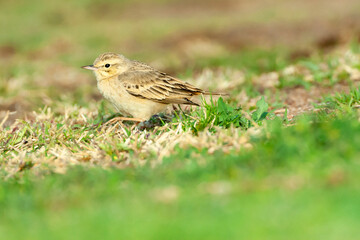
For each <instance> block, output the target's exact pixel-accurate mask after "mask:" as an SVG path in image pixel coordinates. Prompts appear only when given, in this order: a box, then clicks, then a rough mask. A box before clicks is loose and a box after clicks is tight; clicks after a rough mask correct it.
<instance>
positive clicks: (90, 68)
mask: <svg viewBox="0 0 360 240" xmlns="http://www.w3.org/2000/svg"><path fill="white" fill-rule="evenodd" d="M81 68H84V69H89V70H93V71H95V70H97V67H94V65H87V66H82V67H81Z"/></svg>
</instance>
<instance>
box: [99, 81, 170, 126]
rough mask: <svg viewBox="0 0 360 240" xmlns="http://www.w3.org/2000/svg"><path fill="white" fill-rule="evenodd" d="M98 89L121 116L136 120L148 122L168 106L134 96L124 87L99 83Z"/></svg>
mask: <svg viewBox="0 0 360 240" xmlns="http://www.w3.org/2000/svg"><path fill="white" fill-rule="evenodd" d="M98 88H99V90H100V92H101V94H102V95H103V96H104V97H105V98H106V99H107V100H109V101H110V102H111V103H112V104H113V105H114V106H115V107H116V109H117V110H118V111H119V112H120V113H121V114H123V115H130V116H132V117H134V118H140V119H143V120H148V119H149V118H150V117H151V116H152V115H154V114H156V113H159V112H162V111H164V110H165V108H166V106H167V105H166V104H162V103H157V102H153V101H150V100H146V99H141V98H138V97H135V96H132V95H130V94H129V93H128V92H127V91H126V90H125V89H123V87H122V86H112V84H109V82H104V81H102V82H101V83H98Z"/></svg>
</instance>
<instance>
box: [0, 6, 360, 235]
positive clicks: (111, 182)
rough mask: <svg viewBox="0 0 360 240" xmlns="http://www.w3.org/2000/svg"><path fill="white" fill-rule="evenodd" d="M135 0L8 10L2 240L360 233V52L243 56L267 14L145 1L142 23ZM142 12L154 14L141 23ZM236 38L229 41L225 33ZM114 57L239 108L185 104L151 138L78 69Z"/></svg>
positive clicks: (0, 158) (2, 86)
mask: <svg viewBox="0 0 360 240" xmlns="http://www.w3.org/2000/svg"><path fill="white" fill-rule="evenodd" d="M139 3H140V2H139V1H137V3H136V4H139ZM133 4H134V3H132V2H131V1H123V2H121V3H120V2H119V3H118V2H115V1H102V2H99V1H89V0H86V1H85V0H82V1H78V2H76V3H71V4H69V5H66V4H65V5H64V4H63V3H61V2H58V1H53V2H51V3H45V2H43V1H40V0H39V1H33V2H32V3H31V4H28V3H25V2H24V1H20V2H16V3H15V2H14V3H10V2H8V3H3V6H2V8H1V9H0V13H1V14H0V20H2V21H0V26H2V29H4V32H7V34H5V35H2V36H0V64H1V65H2V68H1V69H0V180H1V181H0V215H1V218H0V236H1V237H2V238H4V239H119V238H120V239H121V238H124V239H241V238H247V239H289V238H292V239H320V238H321V239H322V238H326V239H351V238H353V236H356V235H357V234H358V233H359V230H358V227H357V226H358V225H359V222H360V215H359V214H358V213H359V212H360V211H359V204H358V202H359V198H360V195H359V187H360V185H359V176H360V174H359V173H360V168H359V160H358V159H360V151H359V150H358V146H359V144H360V137H359V134H358V132H359V131H360V122H359V117H360V115H359V114H360V112H359V101H360V90H359V76H360V55H359V53H360V51H359V49H360V47H359V46H360V44H359V43H358V42H356V41H352V42H349V43H346V44H339V45H337V46H335V47H334V48H333V49H329V50H328V51H327V52H324V51H322V50H319V51H317V50H314V51H310V52H309V53H307V54H305V55H304V56H302V57H300V58H299V57H296V58H294V57H293V56H294V54H293V53H294V52H295V53H296V52H299V51H298V50H299V49H300V50H301V46H298V45H296V44H297V43H296V44H295V45H296V47H292V46H291V45H287V46H271V44H270V42H271V41H270V40H271V39H266V41H264V42H261V43H263V44H260V45H261V46H253V43H252V42H250V43H248V45H247V46H244V47H239V48H237V47H236V46H237V45H236V44H239V43H241V44H245V45H246V42H242V41H245V40H244V39H242V38H240V40H239V41H238V42H236V41H235V40H236V37H238V36H237V35H236V34H237V33H236V31H235V30H236V29H240V30H241V29H243V30H245V33H249V31H248V30H246V28H245V29H244V28H242V25H241V24H245V23H246V24H250V23H249V21H250V19H253V20H252V21H254V22H256V23H257V24H261V23H264V24H265V23H266V24H267V23H268V20H269V19H268V17H266V13H265V12H263V13H261V11H258V10H256V11H255V13H254V12H252V11H251V9H248V8H247V7H246V5H244V6H242V7H244V9H247V10H246V11H249V12H248V13H247V14H246V15H251V17H249V16H244V17H241V16H242V14H238V13H237V12H236V11H235V10H236V6H233V7H234V11H235V12H236V13H237V14H236V17H235V15H234V13H233V10H232V9H230V8H229V9H228V10H221V9H220V8H219V7H224V6H217V5H216V2H211V3H208V2H206V3H199V4H200V5H196V6H197V7H198V8H199V6H200V8H201V9H202V11H204V12H203V13H208V14H202V15H201V14H200V15H199V14H197V10H196V8H193V6H192V5H189V3H188V2H186V1H185V2H181V4H180V3H179V2H178V1H177V0H172V1H163V0H161V1H156V2H152V1H149V2H146V3H145V4H147V5H146V9H147V11H146V12H142V11H143V10H144V9H145V8H144V7H143V8H142V7H141V6H140V5H133ZM152 4H154V5H153V8H150V7H151V6H152ZM177 4H180V5H181V6H182V7H181V8H180V7H179V6H180V5H177ZM212 4H215V5H212ZM229 4H230V3H229ZM254 4H256V3H254ZM30 5H31V6H30ZM185 5H186V6H185ZM188 5H189V6H191V11H190V10H186V9H187V8H186V7H189V6H188ZM261 6H262V5H261ZM178 7H179V9H176V11H174V8H178ZM134 8H136V9H137V10H138V11H136V13H137V14H140V15H141V14H143V17H141V18H137V16H138V15H136V16H135V17H134V15H133V14H134V12H133V9H134ZM218 8H219V10H216V11H219V13H220V12H221V14H220V15H219V17H216V18H214V17H212V16H214V15H215V14H214V9H218ZM254 8H255V7H254ZM299 8H300V7H299ZM148 9H150V11H148ZM189 9H190V8H189ZM194 9H195V10H194ZM274 9H275V8H272V9H270V10H269V13H271V12H272V11H275V10H276V9H277V8H276V9H275V10H274ZM279 9H281V8H279ZM285 9H288V8H285ZM354 9H355V8H354ZM120 10H121V11H120ZM178 10H179V11H178ZM302 10H304V8H302ZM103 11H106V12H107V13H108V14H106V15H104V14H103ZM173 11H174V12H173ZM275 12H277V11H275ZM179 13H181V16H178V15H177V14H179ZM119 14H120V16H119ZM287 14H288V13H286V14H281V13H279V16H278V19H288V18H290V17H289V16H287ZM321 14H323V15H324V13H321ZM240 15H241V16H240ZM323 15H322V16H323ZM183 16H186V17H183ZM239 16H240V17H239ZM264 16H265V17H264ZM324 16H325V15H324ZM218 18H223V19H219V21H217V20H218ZM134 19H137V20H136V21H135V20H134ZM195 19H196V22H197V24H193V23H194V21H195ZM298 20H299V19H298ZM310 20H311V19H310ZM310 20H309V21H310ZM9 21H10V22H11V23H12V24H11V25H10V24H8V22H9ZM215 22H216V23H215ZM292 24H295V25H294V27H295V29H296V27H299V26H298V25H296V23H292ZM34 25H36V26H38V27H37V29H35V30H31V29H32V26H34ZM305 25H306V24H305ZM305 25H304V26H305ZM114 26H116V27H114ZM256 26H257V25H256ZM256 26H254V29H253V30H254V32H252V31H250V33H252V34H253V35H254V36H255V35H256V34H257V33H256V32H257V30H256ZM264 26H265V25H264ZM266 26H267V27H269V29H268V30H269V31H270V30H271V32H272V33H273V34H272V35H274V36H278V35H279V36H283V37H284V38H286V34H285V35H281V34H280V33H281V32H280V33H279V34H278V32H276V31H277V30H278V29H277V28H273V29H270V27H271V26H268V25H266ZM301 26H303V25H301ZM304 26H303V27H304ZM18 29H22V30H23V31H19V30H18ZM299 29H302V28H299ZM321 29H323V28H321ZM210 30H211V31H210ZM230 30H231V31H230ZM228 32H231V33H232V34H234V35H231V36H229V39H227V36H228V35H225V37H224V36H223V35H222V34H225V33H228ZM282 33H284V32H282ZM288 34H291V33H288ZM260 35H261V34H260ZM261 36H263V35H261ZM274 36H270V35H269V37H274ZM250 39H252V38H250ZM254 39H255V38H254ZM289 39H292V38H291V37H289ZM241 40H242V41H241ZM268 40H269V41H270V42H268ZM275 40H276V38H275ZM272 41H274V39H272ZM292 41H295V39H292V40H291V41H290V42H292ZM304 44H305V43H304ZM305 45H309V43H306V44H305ZM194 46H195V47H194ZM250 46H252V47H250ZM264 46H270V48H267V47H264ZM103 51H116V52H124V54H125V55H126V56H129V57H136V58H137V59H138V60H142V61H146V62H149V63H150V64H151V65H154V66H155V67H157V68H160V69H162V70H164V71H169V72H170V73H171V74H173V75H175V76H179V77H180V78H181V79H183V80H185V81H188V82H190V83H192V84H194V85H196V86H198V87H200V88H203V89H207V90H210V91H218V92H226V93H229V96H223V97H216V96H213V97H210V98H204V99H197V101H198V102H199V103H201V107H191V108H190V107H187V106H180V107H179V106H173V107H170V108H169V109H168V110H167V111H166V112H164V113H162V114H160V116H159V117H153V118H152V119H151V120H150V121H148V122H146V123H144V124H142V125H140V126H139V127H137V128H132V124H131V123H129V122H125V123H124V124H123V125H121V124H118V123H117V124H106V122H107V121H108V120H109V119H112V118H113V117H115V116H118V115H119V113H117V112H115V111H114V109H113V108H112V106H110V105H109V103H108V102H106V101H105V100H103V99H102V96H101V95H100V94H99V92H98V90H97V89H96V87H95V84H96V83H95V79H94V76H92V75H91V74H90V73H86V72H83V71H82V70H81V69H79V66H82V65H86V64H90V63H91V61H93V59H94V58H95V57H96V56H97V55H98V54H99V53H100V52H103ZM295 55H296V54H295ZM155 59H156V60H155ZM195 100H196V99H195Z"/></svg>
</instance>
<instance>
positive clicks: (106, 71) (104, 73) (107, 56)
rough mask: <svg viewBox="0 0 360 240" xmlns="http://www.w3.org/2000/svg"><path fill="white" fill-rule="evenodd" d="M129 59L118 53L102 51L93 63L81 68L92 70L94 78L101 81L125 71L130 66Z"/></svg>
mask: <svg viewBox="0 0 360 240" xmlns="http://www.w3.org/2000/svg"><path fill="white" fill-rule="evenodd" d="M129 61H130V60H128V59H126V58H125V57H124V56H122V55H120V54H115V53H104V54H101V55H100V56H99V57H98V58H96V59H95V61H94V64H92V65H87V66H83V67H82V68H84V69H89V70H92V71H94V73H95V75H96V79H97V80H98V81H101V80H104V79H107V78H110V77H113V76H116V75H119V74H121V73H123V72H125V71H126V70H127V69H128V68H129V66H130V64H129Z"/></svg>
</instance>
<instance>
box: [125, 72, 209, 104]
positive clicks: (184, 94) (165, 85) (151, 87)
mask: <svg viewBox="0 0 360 240" xmlns="http://www.w3.org/2000/svg"><path fill="white" fill-rule="evenodd" d="M118 79H119V80H120V81H121V83H122V84H123V86H124V88H125V89H126V91H127V92H128V93H130V94H131V95H133V96H135V97H139V98H142V99H148V100H151V101H154V102H159V103H164V104H170V103H174V104H189V105H198V104H197V103H194V102H192V101H191V100H190V98H191V96H194V95H199V94H201V93H204V91H203V90H201V89H200V88H197V87H194V86H192V85H191V84H188V83H186V82H182V81H180V80H178V79H176V78H173V77H171V76H169V75H167V74H166V73H162V72H159V71H156V70H153V69H147V70H144V71H142V70H132V71H127V72H124V73H122V74H120V75H119V77H118Z"/></svg>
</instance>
